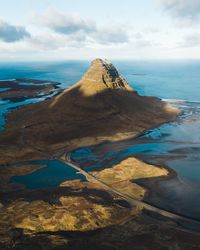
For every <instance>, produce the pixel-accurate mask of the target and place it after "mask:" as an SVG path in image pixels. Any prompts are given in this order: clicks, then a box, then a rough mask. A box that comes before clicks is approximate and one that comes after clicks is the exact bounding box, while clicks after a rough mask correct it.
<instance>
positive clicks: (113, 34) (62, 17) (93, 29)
mask: <svg viewBox="0 0 200 250" xmlns="http://www.w3.org/2000/svg"><path fill="white" fill-rule="evenodd" d="M32 21H33V23H34V24H35V25H37V26H40V27H41V26H43V27H45V28H47V29H49V30H51V31H53V32H54V33H57V34H60V35H64V36H65V39H66V44H68V45H69V46H72V47H73V46H74V47H81V46H89V45H94V44H99V45H105V46H106V45H111V44H122V43H126V42H128V40H129V36H128V33H127V31H126V30H125V29H122V28H121V27H114V26H111V27H109V28H108V27H101V26H97V25H96V23H95V21H93V20H89V19H87V18H82V17H81V16H79V15H78V14H76V15H74V14H71V13H64V12H61V11H59V10H57V9H55V8H48V9H47V11H46V12H44V14H42V15H38V14H34V15H33V16H32Z"/></svg>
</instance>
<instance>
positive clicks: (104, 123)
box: [0, 59, 179, 155]
mask: <svg viewBox="0 0 200 250" xmlns="http://www.w3.org/2000/svg"><path fill="white" fill-rule="evenodd" d="M178 113H179V111H178V110H177V109H175V108H172V107H169V106H167V105H166V103H164V102H162V101H161V100H160V99H158V98H156V97H145V96H140V95H139V94H138V93H137V91H135V90H134V89H133V88H131V87H130V85H129V84H128V83H127V82H126V80H125V79H124V78H123V77H122V76H121V75H119V73H118V71H117V70H116V68H115V67H114V66H113V65H112V64H111V63H110V62H108V61H106V60H102V59H95V60H94V61H92V63H91V67H90V68H89V69H88V71H87V72H86V74H85V75H84V76H83V77H82V79H81V80H80V81H79V82H78V83H76V84H75V85H73V86H72V87H71V88H69V89H66V90H64V91H63V92H62V93H61V94H59V95H57V96H55V97H53V98H52V99H50V100H46V101H43V102H40V103H37V104H31V105H27V106H24V107H22V108H20V109H18V110H16V111H14V112H12V113H10V114H9V115H8V116H7V119H8V122H7V126H6V131H5V132H4V133H2V135H1V139H0V140H1V142H3V143H5V141H7V142H8V141H9V142H10V143H11V144H12V145H13V144H14V145H16V147H18V145H20V146H21V147H26V150H27V148H29V149H30V150H31V148H32V149H33V148H34V149H37V150H38V152H42V151H45V152H48V153H51V154H55V153H58V152H61V151H62V150H71V149H74V148H77V147H82V146H86V145H91V144H96V143H99V142H102V141H104V140H121V139H126V138H129V137H131V136H136V135H138V134H139V133H141V132H143V131H144V130H146V129H149V128H151V127H155V126H158V125H159V124H161V123H164V122H167V121H170V120H173V119H175V118H176V116H177V114H178ZM29 154H30V152H29ZM4 155H5V154H4Z"/></svg>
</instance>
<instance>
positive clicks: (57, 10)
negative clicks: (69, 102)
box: [0, 0, 200, 61]
mask: <svg viewBox="0 0 200 250" xmlns="http://www.w3.org/2000/svg"><path fill="white" fill-rule="evenodd" d="M95 57H101V58H108V59H130V60H133V59H138V60H143V59H200V0H140V1H139V0H124V1H122V0H100V1H98V0H97V1H94V0H6V1H5V0H0V61H23V60H25V61H31V60H38V61H40V60H67V59H80V60H82V59H92V58H95Z"/></svg>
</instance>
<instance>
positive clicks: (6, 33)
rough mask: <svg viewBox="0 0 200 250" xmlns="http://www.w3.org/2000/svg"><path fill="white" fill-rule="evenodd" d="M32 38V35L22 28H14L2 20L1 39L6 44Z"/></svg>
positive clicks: (0, 27)
mask: <svg viewBox="0 0 200 250" xmlns="http://www.w3.org/2000/svg"><path fill="white" fill-rule="evenodd" d="M27 37H30V33H29V32H27V31H26V29H25V28H24V27H22V26H14V25H11V24H9V23H7V22H5V21H3V20H0V39H1V40H2V41H4V42H8V43H13V42H17V41H20V40H23V39H25V38H27Z"/></svg>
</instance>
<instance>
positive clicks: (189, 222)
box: [58, 153, 200, 232]
mask: <svg viewBox="0 0 200 250" xmlns="http://www.w3.org/2000/svg"><path fill="white" fill-rule="evenodd" d="M58 160H60V161H62V162H63V163H65V164H67V165H69V166H70V167H72V168H74V169H75V170H77V171H78V172H79V173H81V174H83V175H84V176H85V177H86V179H89V180H91V181H94V182H96V183H98V184H99V185H100V186H102V187H103V188H104V189H106V190H107V191H108V192H111V193H113V194H114V195H117V196H118V197H120V198H122V199H124V200H126V201H127V202H128V203H129V204H130V205H131V206H140V207H141V208H143V209H145V210H147V211H148V212H152V213H154V214H157V215H160V216H163V217H167V218H169V219H171V220H173V221H174V222H177V223H178V224H179V225H182V226H183V227H184V228H186V231H188V230H187V228H188V227H189V231H192V232H194V230H195V231H197V232H200V221H198V220H194V219H192V218H189V217H186V216H182V215H180V214H176V213H172V212H169V211H166V210H164V209H162V208H159V207H155V206H153V205H150V204H148V203H146V202H144V201H140V200H137V199H134V198H133V197H131V196H129V195H126V194H123V193H121V192H120V191H118V190H116V189H115V188H113V187H111V186H109V185H107V184H106V183H105V182H103V181H101V180H99V179H98V178H96V177H95V176H94V175H92V174H91V173H89V172H87V171H85V170H84V169H82V168H81V167H80V166H78V165H77V164H76V163H75V162H73V161H72V160H71V153H65V154H64V155H63V156H62V157H61V158H59V159H58ZM173 227H175V228H177V227H176V226H173ZM179 229H180V228H179Z"/></svg>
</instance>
